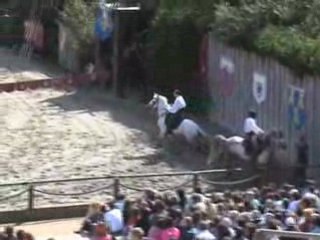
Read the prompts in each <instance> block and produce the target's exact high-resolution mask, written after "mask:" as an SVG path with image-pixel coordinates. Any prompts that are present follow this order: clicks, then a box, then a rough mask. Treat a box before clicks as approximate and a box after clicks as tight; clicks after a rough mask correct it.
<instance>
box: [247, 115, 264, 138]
mask: <svg viewBox="0 0 320 240" xmlns="http://www.w3.org/2000/svg"><path fill="white" fill-rule="evenodd" d="M244 131H245V133H249V132H254V133H255V134H258V133H263V132H264V131H263V130H262V129H261V128H260V127H259V126H258V125H257V123H256V121H255V120H254V119H252V118H248V119H246V121H245V126H244Z"/></svg>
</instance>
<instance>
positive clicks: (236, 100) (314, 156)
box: [208, 35, 320, 168]
mask: <svg viewBox="0 0 320 240" xmlns="http://www.w3.org/2000/svg"><path fill="white" fill-rule="evenodd" d="M208 51H209V57H208V65H209V70H208V78H209V82H210V88H211V91H210V92H211V97H212V100H213V102H214V104H215V108H214V110H213V111H212V114H211V118H212V120H214V121H216V122H218V123H219V124H221V125H222V126H224V127H226V128H228V129H229V130H231V131H232V132H234V133H236V134H241V135H242V134H243V122H244V119H245V117H246V114H247V112H248V110H249V109H250V108H253V109H255V110H256V111H257V113H258V124H259V125H261V126H262V128H263V129H265V130H270V129H274V128H275V129H281V130H282V131H283V132H284V134H285V138H286V140H287V144H288V148H289V157H290V158H289V159H290V160H289V161H290V165H293V164H294V163H295V149H294V145H295V142H296V140H297V137H298V136H299V134H300V132H305V133H306V134H307V138H308V141H309V145H310V163H311V164H312V166H313V168H314V167H315V166H318V164H319V161H318V157H320V148H319V147H317V144H318V143H319V142H320V134H319V133H320V132H319V131H320V94H319V93H320V78H319V77H309V76H305V77H302V78H301V77H298V76H295V75H294V74H293V73H292V72H291V71H290V70H288V69H287V68H285V67H283V66H281V65H280V64H279V63H278V62H277V61H275V60H272V59H269V58H263V57H259V56H257V55H254V54H251V53H248V52H245V51H242V50H239V49H234V48H231V47H228V46H226V45H224V44H222V43H220V42H218V41H217V40H215V39H214V37H213V35H210V38H209V47H208Z"/></svg>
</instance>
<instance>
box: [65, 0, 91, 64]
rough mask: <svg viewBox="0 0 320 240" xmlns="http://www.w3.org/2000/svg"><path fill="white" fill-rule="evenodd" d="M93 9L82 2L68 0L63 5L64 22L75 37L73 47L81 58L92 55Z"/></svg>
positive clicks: (81, 0) (79, 0)
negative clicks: (75, 40)
mask: <svg viewBox="0 0 320 240" xmlns="http://www.w3.org/2000/svg"><path fill="white" fill-rule="evenodd" d="M95 7H96V6H95V5H93V4H87V3H86V1H84V0H68V1H66V4H65V8H64V14H65V16H66V18H65V20H66V22H67V23H68V24H69V26H70V27H71V29H72V30H73V32H74V33H75V34H76V35H77V43H76V45H75V46H74V47H75V49H76V50H77V51H78V53H79V54H80V57H81V58H88V57H89V55H91V53H92V49H93V40H94V20H95Z"/></svg>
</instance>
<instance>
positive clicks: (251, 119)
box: [243, 110, 264, 154]
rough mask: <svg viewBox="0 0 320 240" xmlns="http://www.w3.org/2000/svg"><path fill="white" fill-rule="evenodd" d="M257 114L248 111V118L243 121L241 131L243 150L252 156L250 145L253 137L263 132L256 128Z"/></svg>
mask: <svg viewBox="0 0 320 240" xmlns="http://www.w3.org/2000/svg"><path fill="white" fill-rule="evenodd" d="M256 117H257V114H256V112H255V111H253V110H250V111H249V113H248V117H247V118H246V120H245V121H244V126H243V131H244V133H245V141H244V144H245V149H246V152H247V153H248V154H252V153H253V151H254V149H253V145H252V137H253V135H257V134H260V133H263V132H264V131H263V130H262V129H261V128H260V127H259V126H258V124H257V122H256Z"/></svg>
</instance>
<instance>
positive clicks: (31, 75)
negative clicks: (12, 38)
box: [0, 48, 63, 83]
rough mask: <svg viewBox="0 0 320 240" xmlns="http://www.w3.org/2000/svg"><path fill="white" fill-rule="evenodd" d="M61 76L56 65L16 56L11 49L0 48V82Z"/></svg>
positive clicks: (61, 73)
mask: <svg viewBox="0 0 320 240" xmlns="http://www.w3.org/2000/svg"><path fill="white" fill-rule="evenodd" d="M59 76H63V71H62V70H61V69H59V68H57V67H53V66H48V65H47V64H44V63H43V62H40V61H36V60H32V59H28V58H26V57H23V56H18V54H15V53H14V52H13V51H12V50H10V49H6V48H0V83H9V82H21V81H28V80H38V79H46V78H52V77H59Z"/></svg>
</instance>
